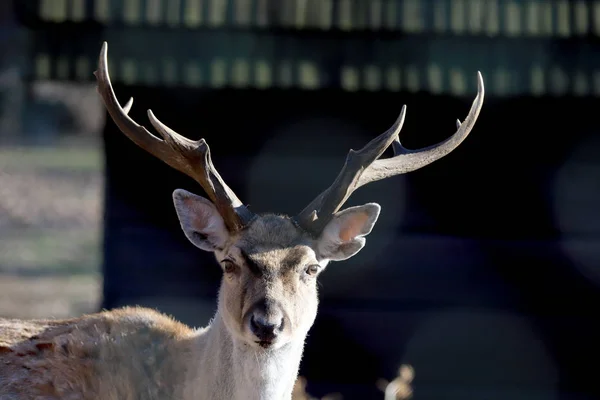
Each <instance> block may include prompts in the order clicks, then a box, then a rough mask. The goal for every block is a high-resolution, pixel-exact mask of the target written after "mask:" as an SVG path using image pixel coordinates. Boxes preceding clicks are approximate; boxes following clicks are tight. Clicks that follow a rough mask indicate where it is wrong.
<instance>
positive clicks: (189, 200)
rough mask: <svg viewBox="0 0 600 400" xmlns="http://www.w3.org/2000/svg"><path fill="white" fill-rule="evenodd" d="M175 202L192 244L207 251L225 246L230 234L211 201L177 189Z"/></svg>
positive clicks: (186, 234) (182, 226)
mask: <svg viewBox="0 0 600 400" xmlns="http://www.w3.org/2000/svg"><path fill="white" fill-rule="evenodd" d="M173 202H174V203H175V210H176V211H177V216H178V217H179V222H180V223H181V228H182V229H183V232H184V233H185V236H187V238H188V239H189V240H190V242H192V243H193V244H194V245H195V246H197V247H199V248H200V249H202V250H206V251H215V250H219V249H222V248H223V246H225V243H226V242H227V239H228V238H229V232H228V231H227V228H226V227H225V222H224V221H223V218H222V217H221V215H220V214H219V211H217V207H215V205H214V204H213V203H212V202H211V201H210V200H208V199H205V198H204V197H201V196H197V195H195V194H193V193H190V192H188V191H187V190H183V189H177V190H175V191H174V192H173Z"/></svg>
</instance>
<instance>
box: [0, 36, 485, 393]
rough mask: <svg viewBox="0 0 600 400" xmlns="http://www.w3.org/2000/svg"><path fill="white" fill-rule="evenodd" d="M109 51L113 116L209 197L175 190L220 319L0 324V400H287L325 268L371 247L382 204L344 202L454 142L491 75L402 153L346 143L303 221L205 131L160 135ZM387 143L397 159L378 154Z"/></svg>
mask: <svg viewBox="0 0 600 400" xmlns="http://www.w3.org/2000/svg"><path fill="white" fill-rule="evenodd" d="M107 64H108V62H107V45H106V43H105V44H104V45H103V47H102V51H101V53H100V60H99V68H98V71H97V72H96V76H97V79H98V91H99V93H100V95H101V97H102V100H103V102H104V104H105V106H106V108H107V110H108V113H109V115H110V116H111V117H112V119H113V120H114V122H115V123H116V124H117V126H118V127H119V128H120V130H121V131H122V132H123V133H124V134H125V135H126V136H127V137H129V138H130V139H131V140H132V141H133V142H135V143H136V144H138V145H139V146H140V147H142V148H143V149H145V150H147V151H148V152H150V153H151V154H153V155H154V156H156V157H158V158H159V159H161V160H163V161H164V162H165V163H167V164H168V165H170V166H171V167H173V168H176V169H178V170H179V171H181V172H183V173H185V174H187V175H189V176H190V177H192V178H194V179H195V180H196V181H197V182H198V183H200V185H201V186H202V187H203V188H204V190H205V192H206V194H207V195H208V197H209V198H208V199H207V198H204V197H201V196H197V195H195V194H192V193H190V192H188V191H185V190H182V189H177V190H175V191H174V193H173V202H174V205H175V210H176V211H177V216H178V218H179V221H180V224H181V228H182V230H183V232H184V233H185V235H186V236H187V238H188V239H189V241H190V242H191V243H192V244H193V245H195V246H196V247H198V248H199V249H201V250H204V251H210V252H212V253H213V254H214V255H215V257H216V260H217V262H218V264H219V265H220V267H221V269H222V271H223V278H222V280H221V287H220V290H219V296H218V307H217V312H216V315H215V316H214V318H213V320H212V321H211V323H210V325H209V326H207V327H206V328H202V329H191V328H189V327H187V326H185V325H183V324H180V323H178V322H176V321H174V320H173V319H171V318H169V317H167V316H164V315H162V314H159V313H157V312H155V311H152V310H148V309H143V308H124V309H120V310H114V311H106V312H102V313H98V314H93V315H89V316H84V317H81V318H77V319H72V320H66V321H29V322H27V321H25V322H22V321H14V320H0V400H13V399H15V400H16V399H19V400H21V399H44V400H51V399H77V400H79V399H95V400H97V399H99V400H117V399H119V400H121V399H125V400H129V399H131V400H133V399H136V400H137V399H181V400H204V399H206V400H222V399H232V400H242V399H243V400H290V399H291V396H292V391H293V387H294V383H295V381H296V378H297V374H298V368H299V365H300V360H301V357H302V351H303V347H304V341H305V339H306V335H307V334H308V331H309V330H310V328H311V326H312V325H313V323H314V321H315V318H316V315H317V307H318V296H317V276H318V275H319V274H320V273H321V272H323V271H324V270H325V269H326V267H327V266H328V264H329V263H330V262H331V261H342V260H345V259H348V258H350V257H352V256H354V255H355V254H356V253H358V252H359V251H360V250H361V249H362V248H363V247H364V245H365V241H366V239H365V237H366V236H367V235H368V234H369V233H370V232H371V230H372V229H373V226H374V225H375V222H376V221H377V218H378V216H379V212H380V206H379V205H378V204H375V203H368V204H364V205H361V206H356V207H349V208H346V209H344V210H340V208H341V206H342V205H343V204H344V203H345V201H346V200H347V199H348V197H349V196H350V195H351V193H352V192H353V191H354V190H356V189H357V188H359V187H360V186H363V185H365V184H368V183H370V182H373V181H376V180H380V179H384V178H387V177H390V176H394V175H398V174H403V173H406V172H410V171H413V170H415V169H418V168H421V167H423V166H425V165H428V164H429V163H431V162H433V161H435V160H437V159H439V158H441V157H443V156H444V155H446V154H448V153H450V152H451V151H452V150H454V149H455V148H456V147H457V146H458V145H459V144H460V143H461V142H462V141H463V140H464V139H465V138H466V136H467V135H468V134H469V132H470V130H471V129H472V127H473V125H474V124H475V121H476V119H477V116H478V114H479V111H480V109H481V106H482V102H483V81H482V79H481V75H479V76H478V78H479V80H478V94H477V97H476V99H475V101H474V102H473V105H472V107H471V110H470V111H469V114H468V115H467V117H466V119H465V120H464V122H463V123H462V124H461V123H460V122H457V128H458V130H457V132H456V133H455V134H454V135H453V136H451V137H450V138H448V139H447V140H445V141H444V142H442V143H440V144H438V145H435V146H430V147H428V148H425V149H421V150H407V149H405V148H404V147H402V145H401V144H400V141H399V139H398V135H399V132H400V129H401V128H402V124H403V122H404V116H405V112H406V107H404V108H403V109H402V112H401V113H400V116H399V118H398V119H397V120H396V122H395V123H394V125H393V126H392V128H390V129H389V130H388V131H386V132H384V133H383V134H381V135H379V136H377V137H376V138H375V139H373V140H372V141H371V142H369V143H368V144H367V145H366V146H365V147H364V148H362V149H361V150H359V151H352V150H351V151H350V153H349V155H348V157H347V159H346V163H345V164H344V166H343V167H342V169H341V171H340V173H339V175H338V177H337V178H336V179H335V181H334V183H333V184H332V185H331V186H330V187H329V188H327V189H326V190H325V191H323V192H322V193H321V194H320V195H319V196H317V197H316V198H315V199H314V200H313V201H312V202H311V203H310V204H309V205H308V206H307V207H306V208H305V209H304V210H302V211H301V212H300V213H299V214H298V215H296V216H295V217H292V218H290V217H287V216H280V215H273V214H265V215H255V214H254V213H252V212H251V211H250V210H249V209H248V208H247V207H246V206H244V204H243V203H242V202H241V201H240V200H239V199H238V198H237V197H236V195H235V194H234V192H233V191H232V190H231V189H230V188H229V187H228V186H227V184H226V183H225V182H224V181H223V179H222V178H221V176H220V175H219V173H218V172H217V170H216V168H215V167H214V166H213V164H212V161H211V158H210V150H209V148H208V145H207V144H206V142H205V141H204V140H203V139H201V140H199V141H192V140H190V139H187V138H185V137H183V136H181V135H179V134H178V133H176V132H174V131H173V130H171V129H170V128H169V127H167V126H166V125H164V124H163V123H162V122H160V121H159V120H158V119H157V118H156V117H155V116H154V114H153V113H152V112H151V111H148V116H149V118H150V121H151V123H152V125H153V126H154V128H155V129H156V130H157V131H158V132H159V133H160V135H161V136H162V138H163V139H159V138H157V137H156V136H154V135H152V134H151V133H150V132H149V131H148V130H147V129H146V128H144V127H143V126H141V125H138V124H137V123H136V122H135V121H133V120H132V119H131V118H129V116H128V115H127V113H128V112H129V109H130V107H131V104H132V103H131V101H130V102H129V103H128V104H127V105H126V106H125V107H121V106H120V104H119V102H118V101H117V99H116V96H115V94H114V91H113V89H112V85H111V83H110V78H109V75H108V66H107ZM389 146H392V147H393V149H394V154H395V156H394V157H391V158H386V159H381V158H380V157H381V156H382V154H383V153H384V151H385V150H386V149H387V148H388V147H389Z"/></svg>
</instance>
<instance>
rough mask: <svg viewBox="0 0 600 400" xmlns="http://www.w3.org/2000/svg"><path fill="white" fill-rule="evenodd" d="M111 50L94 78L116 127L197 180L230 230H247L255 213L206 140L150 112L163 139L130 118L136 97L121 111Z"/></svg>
mask: <svg viewBox="0 0 600 400" xmlns="http://www.w3.org/2000/svg"><path fill="white" fill-rule="evenodd" d="M107 49H108V44H107V43H106V42H104V43H103V44H102V50H101V51H100V58H99V60H98V70H97V71H95V72H94V75H96V79H97V81H98V93H100V96H101V97H102V101H103V102H104V105H105V106H106V109H107V110H108V113H109V114H110V116H111V118H112V119H113V121H114V122H115V124H116V125H117V126H118V127H119V129H120V130H121V131H122V132H123V133H124V134H125V136H127V137H128V138H129V139H131V140H132V141H133V142H134V143H135V144H137V145H138V146H139V147H141V148H142V149H144V150H146V151H147V152H149V153H150V154H152V155H153V156H155V157H157V158H158V159H160V160H162V161H163V162H165V163H167V164H168V165H170V166H171V167H173V168H175V169H177V170H178V171H181V172H183V173H184V174H186V175H188V176H190V177H191V178H193V179H195V180H196V181H197V182H198V183H199V184H200V185H201V186H202V188H203V189H204V191H205V192H206V194H207V195H208V197H209V198H210V199H211V200H212V202H213V203H214V204H215V206H216V207H217V209H218V210H219V213H220V214H221V216H222V217H223V219H224V221H225V224H226V226H227V228H228V229H229V230H231V231H236V230H239V229H241V228H242V227H244V226H245V225H246V224H247V223H248V222H249V221H250V220H251V219H252V218H253V217H254V214H253V213H252V212H251V211H250V210H248V209H247V208H246V207H245V206H244V204H243V203H242V202H241V201H240V200H239V199H238V198H237V196H236V195H235V193H234V192H233V191H232V190H231V189H230V188H229V186H227V184H226V183H225V182H224V181H223V179H222V178H221V176H220V175H219V173H218V172H217V170H216V168H215V167H214V165H213V163H212V160H211V158H210V148H209V147H208V144H207V143H206V141H205V140H204V139H200V140H198V141H194V140H190V139H188V138H186V137H183V136H181V135H180V134H178V133H177V132H175V131H173V130H172V129H171V128H169V127H168V126H166V125H164V124H163V123H162V122H160V121H159V120H158V118H156V117H155V116H154V114H153V113H152V111H151V110H148V118H149V119H150V122H151V123H152V126H154V128H155V129H156V130H157V131H158V132H159V133H160V135H161V136H162V138H163V139H164V140H161V139H159V138H157V137H156V136H154V135H153V134H151V133H150V132H149V131H148V130H147V129H146V128H145V127H143V126H141V125H138V124H137V123H136V122H135V121H134V120H133V119H131V118H130V117H129V116H128V115H127V114H128V113H129V110H130V109H131V106H132V104H133V98H131V99H129V101H128V102H127V104H126V105H125V107H123V108H121V106H120V105H119V102H118V101H117V98H116V96H115V92H114V90H113V88H112V84H111V83H110V77H109V75H108V61H107Z"/></svg>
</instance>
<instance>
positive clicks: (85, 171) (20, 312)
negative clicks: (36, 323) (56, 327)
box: [0, 144, 103, 318]
mask: <svg viewBox="0 0 600 400" xmlns="http://www.w3.org/2000/svg"><path fill="white" fill-rule="evenodd" d="M102 185H103V176H102V153H101V148H100V146H98V145H93V144H87V145H57V146H52V147H48V146H44V147H0V317H13V318H48V317H56V318H64V317H69V316H76V315H80V314H82V313H84V312H90V311H94V310H95V309H96V308H97V306H98V304H99V300H100V299H99V296H100V283H101V277H100V275H99V265H100V245H101V242H100V240H101V228H102V226H101V210H102V208H101V202H102Z"/></svg>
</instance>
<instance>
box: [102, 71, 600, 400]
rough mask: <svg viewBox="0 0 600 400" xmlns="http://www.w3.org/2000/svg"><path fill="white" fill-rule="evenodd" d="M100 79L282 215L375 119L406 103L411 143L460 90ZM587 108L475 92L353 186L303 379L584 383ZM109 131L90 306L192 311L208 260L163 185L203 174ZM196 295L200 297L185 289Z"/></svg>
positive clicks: (592, 346)
mask: <svg viewBox="0 0 600 400" xmlns="http://www.w3.org/2000/svg"><path fill="white" fill-rule="evenodd" d="M484 78H486V76H485V71H484ZM486 81H487V80H486ZM115 90H116V92H117V93H118V95H119V96H120V98H121V99H122V101H125V100H126V98H127V97H128V96H130V95H132V96H134V97H135V98H136V103H135V107H134V109H133V111H132V115H133V117H134V118H135V119H136V120H137V121H138V122H143V123H146V118H145V110H146V109H147V108H152V109H153V111H155V113H156V115H157V116H158V117H159V118H160V119H161V120H162V121H163V122H165V123H167V124H168V125H169V126H171V127H172V128H173V129H175V130H177V131H178V132H180V133H182V134H184V135H186V136H188V137H190V138H193V139H198V138H201V137H204V138H205V139H207V141H208V143H209V145H210V146H211V149H212V154H213V160H214V163H215V165H216V166H217V168H218V169H219V171H220V172H221V175H222V176H223V177H224V179H225V180H226V181H227V182H228V183H229V184H230V185H231V186H232V188H233V189H234V190H235V191H236V193H238V195H239V196H240V197H241V198H242V199H243V201H245V202H247V203H249V204H250V207H251V208H252V209H253V210H254V211H274V212H284V213H294V212H297V211H298V210H300V209H301V208H302V206H303V205H305V204H306V203H307V202H308V201H310V200H311V199H312V197H313V196H314V195H316V194H317V193H318V192H319V191H320V190H321V189H322V188H323V187H325V186H326V185H328V184H329V183H330V181H331V180H332V179H333V178H334V177H335V175H336V174H337V172H338V170H339V168H340V167H341V165H342V163H343V160H344V157H345V155H346V152H347V150H348V149H349V148H355V149H357V148H359V147H361V146H362V145H364V144H365V143H366V142H367V141H368V140H369V139H370V138H372V137H374V136H375V135H377V134H379V133H381V132H383V130H385V129H387V128H388V127H389V126H390V125H391V123H392V122H393V120H394V119H395V117H396V116H397V113H398V112H399V109H400V107H401V105H402V104H404V103H406V104H407V105H408V114H407V120H406V124H405V126H404V129H403V133H402V135H401V138H402V141H403V143H404V144H405V146H406V147H409V148H417V147H423V146H426V145H430V144H433V143H435V142H437V141H440V140H442V139H444V138H446V137H447V136H449V135H450V134H452V133H453V132H454V130H455V128H454V120H455V119H456V118H457V117H458V118H461V119H462V118H464V117H465V116H466V114H467V112H468V108H469V106H470V101H471V99H467V100H464V101H461V100H457V99H455V98H450V97H444V96H431V95H427V94H407V93H396V94H381V93H378V94H374V93H355V94H348V93H344V92H341V91H334V90H331V91H327V90H325V91H315V92H296V91H264V92H261V91H226V90H224V91H215V92H209V91H191V90H186V89H170V90H164V89H147V88H140V87H117V88H115ZM473 97H474V93H473ZM597 106H598V100H597V99H592V98H579V99H577V98H557V99H536V98H513V99H510V100H508V99H506V100H499V99H498V98H494V97H493V96H489V97H488V98H487V99H486V101H485V103H484V106H483V110H482V112H481V115H480V117H479V120H478V122H477V124H476V126H475V129H474V130H473V132H472V133H471V135H470V136H469V137H468V138H467V139H466V140H465V142H464V143H463V144H462V145H461V146H460V147H459V148H458V149H457V150H456V151H455V152H453V153H452V154H451V155H449V156H447V157H445V158H444V159H442V160H440V161H438V162H436V163H435V164H432V165H430V166H428V167H426V168H423V169H422V170H419V171H416V172H414V173H411V174H408V175H405V176H401V177H396V178H393V179H389V180H388V181H384V182H378V183H374V184H371V185H369V186H367V187H365V188H363V189H361V190H360V191H358V192H357V193H356V194H355V195H354V196H353V198H352V199H351V201H350V202H349V204H348V205H355V204H360V203H364V202H368V201H376V202H379V203H380V204H382V207H383V211H382V215H381V217H380V220H379V222H378V224H377V226H376V228H375V230H374V232H373V233H372V234H371V235H370V236H369V237H368V241H367V246H366V248H365V249H364V250H363V251H362V252H361V253H360V254H359V255H358V256H356V257H355V258H353V259H351V260H349V261H346V262H343V263H337V264H332V266H331V268H329V269H328V271H327V272H326V273H325V274H324V275H323V276H322V281H321V302H322V303H321V309H320V313H319V316H318V318H317V322H316V325H315V326H314V328H313V330H312V331H311V335H310V336H309V338H308V345H307V350H306V356H305V358H304V361H303V365H302V371H301V374H303V375H305V376H306V377H307V378H308V381H309V382H310V384H311V385H310V386H309V389H310V390H312V391H313V392H314V393H315V394H319V393H322V394H324V393H326V392H329V391H339V390H340V389H341V390H342V392H343V394H344V396H345V397H344V398H345V399H355V398H356V399H359V398H360V399H365V398H380V397H381V393H378V392H377V389H376V388H375V385H374V382H375V380H376V379H377V378H379V377H389V378H391V377H393V376H394V374H395V371H396V370H397V367H398V365H399V364H400V363H402V362H404V363H411V364H412V365H413V366H414V367H415V370H416V380H415V385H416V388H417V389H418V391H417V392H416V397H415V398H419V399H420V398H435V399H439V398H459V397H460V398H514V399H521V398H523V399H530V398H540V399H546V398H548V399H549V398H556V397H552V396H555V393H556V392H555V391H556V390H560V391H561V393H562V394H561V396H562V397H559V398H565V399H567V398H569V399H573V398H590V397H589V396H591V393H592V391H593V390H594V387H595V381H596V378H595V376H594V375H593V373H592V371H593V370H591V369H590V366H591V365H593V363H594V360H595V358H596V357H597V356H598V346H597V344H596V343H595V341H596V339H595V338H597V337H598V334H600V332H599V329H598V328H596V327H595V322H596V312H595V310H596V309H597V306H598V305H599V302H598V300H599V298H598V293H599V292H598V284H600V275H599V274H598V272H599V271H598V269H597V265H598V260H599V259H600V252H599V250H598V249H599V248H600V247H598V244H600V243H598V233H600V217H599V216H598V213H597V212H596V204H598V202H599V201H600V187H598V184H597V182H598V180H597V178H598V176H600V175H599V174H598V169H599V168H600V162H599V161H598V158H597V157H596V154H598V151H600V132H599V131H598V125H597V123H596V121H595V114H594V112H593V110H594V109H596V108H597ZM104 140H105V144H106V157H107V191H106V201H107V203H106V225H105V263H104V274H105V286H104V287H105V292H104V294H105V303H104V306H105V307H109V308H110V307H113V306H116V305H122V304H128V303H135V302H139V301H138V300H139V299H144V300H143V302H145V303H146V304H148V305H153V306H158V307H160V308H163V309H167V310H168V311H172V312H173V313H174V314H175V315H176V316H178V317H179V318H181V319H183V320H184V321H186V322H188V323H191V324H194V325H203V324H205V323H206V322H208V319H209V318H210V316H211V313H212V309H213V308H214V298H215V295H216V289H217V287H218V282H219V279H220V273H219V269H218V268H217V266H216V264H215V261H214V260H213V258H212V255H210V254H208V253H204V252H202V251H199V250H197V249H196V248H195V247H193V246H192V245H191V244H189V243H188V242H187V239H185V237H184V235H183V233H182V232H181V231H180V228H179V226H178V222H177V220H176V215H175V212H174V209H173V206H172V203H171V193H172V191H173V190H174V189H175V188H178V187H183V188H186V189H188V190H191V191H195V192H197V193H199V194H202V191H201V189H200V188H199V186H197V184H195V183H193V182H192V181H191V180H190V179H188V178H187V177H184V176H182V175H181V174H179V173H177V172H175V171H171V170H170V169H169V168H168V167H167V166H166V165H163V164H162V162H160V161H157V160H155V159H153V158H151V156H149V155H147V154H145V153H143V152H142V151H141V150H139V149H137V148H136V147H135V146H134V145H133V144H132V143H131V142H129V140H128V139H126V138H125V137H124V136H123V135H122V134H121V133H120V132H118V131H117V130H116V128H115V126H114V124H112V123H110V122H109V123H107V125H106V128H105V132H104ZM198 301H200V302H203V304H205V305H206V308H203V307H200V306H198V307H194V306H193V305H192V304H198ZM166 303H168V304H169V305H166ZM162 304H164V306H163V305H162ZM185 304H188V306H185ZM577 396H579V397H577Z"/></svg>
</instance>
